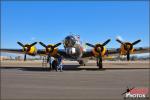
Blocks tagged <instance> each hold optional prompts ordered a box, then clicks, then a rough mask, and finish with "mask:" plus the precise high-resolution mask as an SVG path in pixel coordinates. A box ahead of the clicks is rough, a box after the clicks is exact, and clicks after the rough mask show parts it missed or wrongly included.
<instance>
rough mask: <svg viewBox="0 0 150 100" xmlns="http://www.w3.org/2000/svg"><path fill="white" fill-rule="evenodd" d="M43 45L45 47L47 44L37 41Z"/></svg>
mask: <svg viewBox="0 0 150 100" xmlns="http://www.w3.org/2000/svg"><path fill="white" fill-rule="evenodd" d="M39 43H40V44H41V45H42V46H43V47H45V48H47V46H46V45H45V44H44V43H42V42H39Z"/></svg>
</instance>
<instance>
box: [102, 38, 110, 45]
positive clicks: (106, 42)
mask: <svg viewBox="0 0 150 100" xmlns="http://www.w3.org/2000/svg"><path fill="white" fill-rule="evenodd" d="M109 42H110V39H108V40H107V41H105V42H104V43H103V44H102V45H103V46H105V45H106V44H108V43H109Z"/></svg>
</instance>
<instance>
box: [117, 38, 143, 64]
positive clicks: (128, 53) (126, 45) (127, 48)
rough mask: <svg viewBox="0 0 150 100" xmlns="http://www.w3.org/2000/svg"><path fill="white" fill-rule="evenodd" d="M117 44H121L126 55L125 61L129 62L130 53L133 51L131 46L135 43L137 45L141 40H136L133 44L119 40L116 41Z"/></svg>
mask: <svg viewBox="0 0 150 100" xmlns="http://www.w3.org/2000/svg"><path fill="white" fill-rule="evenodd" d="M116 41H117V42H119V43H120V44H122V45H123V46H124V49H125V50H126V51H127V52H126V55H127V61H129V60H130V51H131V50H132V49H133V46H134V45H136V44H137V43H139V42H140V41H141V40H140V39H139V40H136V41H134V42H133V43H130V42H123V41H121V40H119V39H116Z"/></svg>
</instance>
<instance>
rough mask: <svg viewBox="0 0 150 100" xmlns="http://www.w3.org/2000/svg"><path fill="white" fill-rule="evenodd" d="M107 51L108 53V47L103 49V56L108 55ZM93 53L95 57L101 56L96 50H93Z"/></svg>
mask: <svg viewBox="0 0 150 100" xmlns="http://www.w3.org/2000/svg"><path fill="white" fill-rule="evenodd" d="M106 51H107V49H106V47H103V50H102V51H101V56H104V55H105V54H106ZM92 52H93V54H94V56H96V57H97V56H99V52H97V51H96V50H95V48H94V49H93V50H92Z"/></svg>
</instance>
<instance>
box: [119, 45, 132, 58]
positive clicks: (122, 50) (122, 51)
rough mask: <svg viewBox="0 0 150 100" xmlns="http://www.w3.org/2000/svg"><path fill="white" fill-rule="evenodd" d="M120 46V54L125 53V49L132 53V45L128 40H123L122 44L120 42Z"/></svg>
mask: <svg viewBox="0 0 150 100" xmlns="http://www.w3.org/2000/svg"><path fill="white" fill-rule="evenodd" d="M120 48H121V49H120V54H121V55H126V54H127V51H129V53H130V54H133V53H134V48H133V45H132V43H130V42H125V43H124V45H123V44H122V45H121V47H120Z"/></svg>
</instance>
